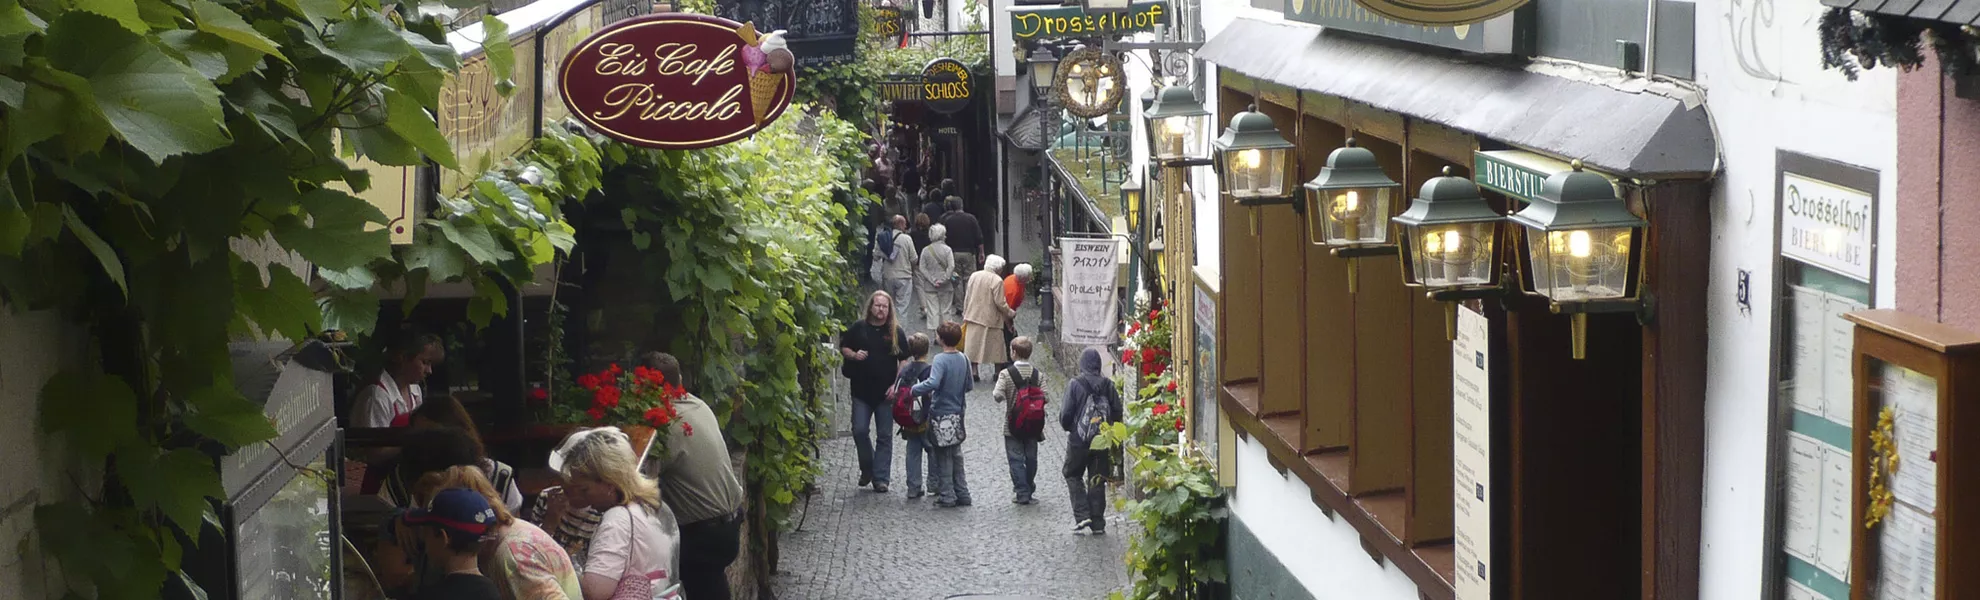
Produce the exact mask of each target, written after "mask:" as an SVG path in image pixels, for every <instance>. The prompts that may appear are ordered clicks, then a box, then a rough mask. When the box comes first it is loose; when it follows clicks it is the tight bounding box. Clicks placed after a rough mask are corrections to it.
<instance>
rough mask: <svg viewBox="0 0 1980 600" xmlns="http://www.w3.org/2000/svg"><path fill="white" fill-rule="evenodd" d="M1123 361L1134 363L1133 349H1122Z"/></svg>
mask: <svg viewBox="0 0 1980 600" xmlns="http://www.w3.org/2000/svg"><path fill="white" fill-rule="evenodd" d="M1121 362H1122V363H1127V364H1132V363H1134V351H1133V350H1122V351H1121Z"/></svg>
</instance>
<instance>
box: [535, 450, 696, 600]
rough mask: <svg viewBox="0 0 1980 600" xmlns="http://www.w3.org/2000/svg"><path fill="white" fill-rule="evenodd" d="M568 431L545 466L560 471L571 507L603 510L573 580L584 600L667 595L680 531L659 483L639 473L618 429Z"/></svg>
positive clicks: (669, 590) (672, 593)
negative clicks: (562, 444) (557, 452)
mask: <svg viewBox="0 0 1980 600" xmlns="http://www.w3.org/2000/svg"><path fill="white" fill-rule="evenodd" d="M572 436H573V437H574V438H577V439H576V440H575V441H574V442H571V443H569V444H567V445H568V446H569V449H568V450H567V451H566V452H563V453H562V454H561V456H557V457H553V458H554V460H552V462H553V463H555V464H552V465H551V466H552V467H553V468H556V469H557V470H558V472H559V473H562V474H563V476H564V496H565V497H566V498H567V499H568V500H569V502H570V504H571V505H572V506H574V507H579V508H586V507H588V508H592V509H596V510H598V511H601V512H602V513H603V514H602V515H601V516H600V518H599V521H598V530H597V531H596V532H594V533H593V534H592V536H591V544H590V547H589V549H588V550H586V552H587V553H588V556H586V557H585V560H584V574H583V576H582V577H580V578H579V579H578V581H579V585H580V587H582V588H583V590H584V600H611V599H617V598H653V597H659V598H668V597H672V596H673V595H674V594H675V593H676V591H675V590H673V589H672V588H673V587H674V582H675V571H676V567H675V563H676V560H677V558H678V557H677V554H678V552H677V546H678V544H679V541H680V533H679V527H678V525H677V524H676V523H675V522H674V513H673V511H671V510H667V509H666V508H665V507H664V506H663V505H662V504H661V502H660V486H659V485H658V484H656V483H654V481H653V480H652V479H648V478H647V477H646V476H645V475H641V474H640V473H639V458H638V456H637V455H636V454H635V453H634V452H633V448H632V441H631V440H630V439H628V438H627V437H626V434H625V433H624V432H621V431H619V430H618V429H617V428H610V427H606V428H598V429H588V430H585V431H580V432H578V433H575V434H572ZM578 436H582V437H578ZM662 590H665V592H664V593H662V594H659V595H657V596H656V595H654V592H656V591H662Z"/></svg>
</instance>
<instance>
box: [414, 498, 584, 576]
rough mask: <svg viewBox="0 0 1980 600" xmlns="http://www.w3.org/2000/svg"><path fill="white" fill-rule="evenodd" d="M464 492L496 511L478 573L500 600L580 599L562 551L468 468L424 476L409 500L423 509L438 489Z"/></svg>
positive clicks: (572, 571)
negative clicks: (477, 496) (479, 498)
mask: <svg viewBox="0 0 1980 600" xmlns="http://www.w3.org/2000/svg"><path fill="white" fill-rule="evenodd" d="M456 488H459V489H465V490H470V491H473V492H475V493H477V494H481V496H482V497H483V498H486V499H487V500H488V504H489V506H490V507H491V508H493V509H494V510H495V522H494V523H493V524H491V526H490V527H489V529H488V533H487V534H485V535H484V536H483V538H482V542H481V550H480V554H479V558H480V564H481V573H482V574H483V575H486V576H488V578H489V579H492V580H494V581H495V589H496V590H497V591H499V592H501V593H502V600H578V599H579V598H582V597H583V595H582V594H583V592H582V591H581V588H580V587H579V586H578V574H577V567H575V566H573V565H572V564H571V557H570V555H568V554H565V553H564V548H563V546H560V545H558V544H557V540H554V539H551V538H550V534H548V533H545V532H544V531H543V530H542V529H540V528H538V527H537V526H535V525H531V524H529V522H528V521H523V520H521V519H517V518H516V517H515V515H514V514H511V513H510V512H509V508H508V507H507V506H505V505H504V504H503V502H502V496H501V495H500V494H497V493H496V492H495V486H494V485H492V484H490V483H489V482H488V478H487V477H486V476H484V475H482V473H481V469H477V468H474V467H470V466H457V467H450V468H448V469H447V470H445V471H436V472H433V473H427V474H426V476H424V477H421V478H420V479H419V483H418V484H415V486H414V489H415V491H414V492H413V497H414V499H415V501H416V502H418V504H419V505H420V506H422V507H424V506H428V505H430V504H431V503H432V502H433V497H434V496H435V495H438V494H439V493H440V491H441V490H448V489H456Z"/></svg>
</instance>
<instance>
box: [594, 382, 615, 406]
mask: <svg viewBox="0 0 1980 600" xmlns="http://www.w3.org/2000/svg"><path fill="white" fill-rule="evenodd" d="M591 403H592V405H593V406H596V407H599V408H617V407H618V406H619V388H615V387H601V388H598V391H596V392H593V393H592V395H591Z"/></svg>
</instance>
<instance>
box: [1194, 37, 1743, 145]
mask: <svg viewBox="0 0 1980 600" xmlns="http://www.w3.org/2000/svg"><path fill="white" fill-rule="evenodd" d="M1197 54H1198V56H1200V57H1201V58H1203V59H1204V60H1208V61H1210V62H1213V63H1216V64H1217V66H1219V67H1222V68H1226V69H1231V70H1234V71H1237V72H1239V73H1243V74H1244V75H1247V76H1250V77H1254V78H1258V79H1263V80H1266V81H1271V82H1274V83H1278V84H1281V85H1285V86H1289V87H1293V88H1298V89H1302V90H1311V91H1315V92H1320V93H1324V94H1328V95H1333V96H1339V97H1342V98H1347V99H1350V100H1355V101H1358V102H1363V103H1366V104H1369V105H1372V106H1375V107H1377V108H1381V109H1383V110H1388V111H1391V112H1396V113H1402V114H1406V115H1410V116H1413V117H1416V118H1420V119H1425V120H1428V121H1432V122H1436V123H1439V124H1442V125H1445V126H1448V127H1452V128H1456V129H1459V130H1462V131H1467V132H1470V133H1472V134H1474V135H1477V136H1480V137H1486V138H1491V139H1494V140H1498V141H1500V142H1505V143H1508V144H1513V145H1517V146H1522V147H1526V148H1531V149H1534V150H1539V151H1542V152H1547V153H1551V154H1555V155H1559V156H1562V157H1566V158H1570V159H1580V160H1581V161H1582V162H1584V163H1586V164H1587V165H1588V166H1589V167H1590V168H1594V169H1597V170H1601V171H1607V172H1610V173H1614V174H1617V175H1624V176H1630V177H1641V178H1652V179H1654V178H1659V177H1698V176H1709V175H1710V174H1711V173H1712V171H1713V168H1714V164H1713V163H1714V157H1715V156H1716V147H1715V146H1714V141H1713V135H1712V125H1711V122H1710V120H1709V118H1708V117H1707V116H1706V114H1705V110H1704V108H1703V106H1702V105H1701V106H1698V107H1694V108H1686V107H1685V106H1684V103H1682V102H1680V101H1678V100H1676V99H1674V98H1670V97H1666V96H1661V95H1657V94H1652V93H1632V92H1627V91H1622V90H1617V89H1613V88H1609V87H1606V86H1602V85H1598V84H1594V83H1587V82H1581V81H1574V80H1571V79H1564V78H1560V77H1553V76H1549V75H1543V74H1539V73H1533V72H1529V71H1525V70H1522V69H1519V68H1513V67H1507V66H1500V65H1490V64H1480V63H1475V62H1467V61H1465V60H1461V59H1459V58H1457V57H1453V56H1449V55H1438V54H1429V53H1423V52H1415V51H1411V50H1408V49H1405V48H1399V47H1394V46H1389V45H1386V44H1382V43H1377V42H1372V41H1365V40H1362V39H1357V38H1354V37H1352V36H1349V35H1342V34H1340V33H1337V32H1334V33H1330V32H1327V31H1325V30H1324V28H1321V27H1315V26H1311V25H1301V24H1293V23H1275V22H1266V21H1260V20H1257V19H1249V18H1239V19H1237V20H1235V21H1233V22H1232V23H1231V25H1230V26H1229V27H1226V28H1225V29H1224V30H1223V31H1222V32H1219V33H1218V34H1217V36H1216V37H1214V38H1211V39H1210V41H1208V42H1205V43H1204V44H1203V48H1202V50H1200V51H1199V52H1198V53H1197Z"/></svg>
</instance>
